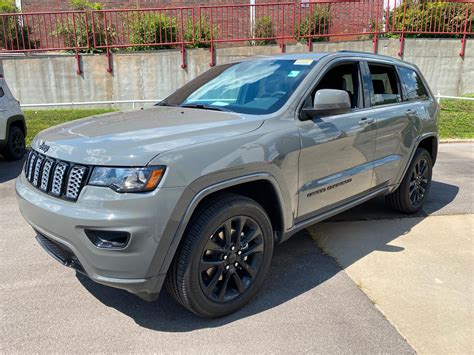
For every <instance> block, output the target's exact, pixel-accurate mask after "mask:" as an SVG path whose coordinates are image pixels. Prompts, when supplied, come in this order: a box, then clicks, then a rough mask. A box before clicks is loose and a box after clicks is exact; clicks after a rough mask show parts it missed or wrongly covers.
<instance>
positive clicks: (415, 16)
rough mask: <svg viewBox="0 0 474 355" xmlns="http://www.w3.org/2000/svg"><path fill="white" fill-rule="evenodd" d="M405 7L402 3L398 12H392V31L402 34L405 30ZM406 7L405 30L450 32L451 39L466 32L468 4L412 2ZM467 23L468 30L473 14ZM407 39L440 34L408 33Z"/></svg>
mask: <svg viewBox="0 0 474 355" xmlns="http://www.w3.org/2000/svg"><path fill="white" fill-rule="evenodd" d="M405 1H406V0H405ZM404 6H405V5H404V3H403V2H402V3H401V4H400V5H399V6H398V9H397V11H395V12H394V11H391V12H390V14H389V17H388V23H389V26H391V31H394V32H401V31H402V30H403V27H404V26H403V17H404V16H403V7H404ZM406 7H407V9H406V14H405V30H410V29H420V28H421V29H422V30H423V31H424V32H430V31H436V32H439V31H443V32H450V33H448V34H447V36H449V37H459V36H460V35H458V34H455V33H456V32H457V33H459V32H462V31H463V30H464V26H465V23H466V3H457V2H422V1H421V2H413V1H410V2H407V3H406ZM467 21H468V23H467V28H468V29H469V28H471V26H472V25H473V24H472V22H473V21H474V19H473V16H472V14H471V17H470V18H468V19H467ZM453 33H454V34H453ZM405 37H439V34H436V35H435V34H429V33H416V34H410V33H407V34H405Z"/></svg>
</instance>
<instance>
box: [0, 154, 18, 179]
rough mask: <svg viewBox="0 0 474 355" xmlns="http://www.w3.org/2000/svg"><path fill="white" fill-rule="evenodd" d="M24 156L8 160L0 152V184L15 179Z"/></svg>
mask: <svg viewBox="0 0 474 355" xmlns="http://www.w3.org/2000/svg"><path fill="white" fill-rule="evenodd" d="M23 163H24V158H23V159H20V160H17V161H8V160H5V158H4V157H3V156H2V155H1V154H0V184H1V183H3V182H7V181H10V180H13V179H16V178H17V176H18V175H20V173H21V169H22V168H23Z"/></svg>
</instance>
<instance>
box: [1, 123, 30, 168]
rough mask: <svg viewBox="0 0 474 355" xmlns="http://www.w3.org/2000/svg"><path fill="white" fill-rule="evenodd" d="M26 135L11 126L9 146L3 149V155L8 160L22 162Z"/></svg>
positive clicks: (8, 139)
mask: <svg viewBox="0 0 474 355" xmlns="http://www.w3.org/2000/svg"><path fill="white" fill-rule="evenodd" d="M25 152H26V148H25V135H24V134H23V131H22V130H21V129H20V128H19V127H17V126H10V130H9V132H8V138H7V144H6V145H5V147H4V148H3V151H2V154H3V156H4V157H5V159H7V160H20V159H21V158H23V156H24V155H25Z"/></svg>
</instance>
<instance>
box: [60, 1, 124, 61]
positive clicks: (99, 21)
mask: <svg viewBox="0 0 474 355" xmlns="http://www.w3.org/2000/svg"><path fill="white" fill-rule="evenodd" d="M70 4H71V8H72V9H73V10H76V11H89V12H92V11H93V10H102V8H103V5H102V4H100V3H98V2H94V3H91V2H89V1H88V0H71V1H70ZM71 16H76V17H75V26H73V21H72V19H68V21H66V22H60V23H58V24H57V25H56V31H55V33H54V34H55V35H57V36H60V37H62V39H63V41H64V46H66V47H76V41H77V46H78V47H83V48H85V49H80V50H79V52H81V53H89V52H90V53H100V52H105V49H104V48H97V46H103V45H105V44H106V36H107V43H108V44H112V43H113V42H114V39H115V37H116V34H115V29H114V27H113V26H107V27H106V26H105V25H104V15H103V14H102V13H95V15H92V13H89V14H88V16H90V17H92V16H95V18H94V27H92V23H91V21H87V19H86V17H84V16H78V15H71ZM74 27H75V29H74ZM94 32H95V34H96V37H95V43H94Z"/></svg>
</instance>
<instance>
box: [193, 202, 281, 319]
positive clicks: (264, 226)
mask: <svg viewBox="0 0 474 355" xmlns="http://www.w3.org/2000/svg"><path fill="white" fill-rule="evenodd" d="M236 216H247V217H250V218H252V219H254V220H255V221H256V222H257V223H258V224H259V226H260V228H261V230H262V234H263V239H264V252H263V253H264V254H263V260H262V265H261V268H260V271H259V272H258V274H257V276H256V278H255V280H254V281H253V283H252V285H250V287H249V288H248V289H247V290H246V291H245V292H244V293H243V294H242V295H240V296H238V297H237V298H235V299H233V300H231V301H228V302H225V303H219V302H213V301H212V300H210V299H208V298H207V297H206V296H205V295H204V293H203V291H202V289H201V285H200V280H199V278H200V275H199V272H198V270H199V263H200V259H201V255H202V252H203V250H204V247H205V245H206V244H207V241H208V238H209V236H210V235H212V234H213V233H214V232H215V231H216V229H217V228H218V227H219V226H220V225H221V224H222V223H224V222H225V221H226V220H228V219H230V218H232V217H236ZM192 232H194V233H198V234H199V237H198V238H197V240H195V245H194V246H193V247H194V248H195V249H194V251H193V253H192V255H191V260H190V262H189V264H188V268H187V270H186V274H185V280H184V281H185V282H186V283H187V284H188V286H189V287H188V290H189V293H190V295H189V296H191V297H189V302H190V304H191V305H192V307H193V308H195V309H197V310H198V312H199V313H200V314H201V315H202V314H204V315H205V314H208V316H209V317H215V316H220V315H225V314H228V313H232V312H234V311H236V310H237V309H239V308H241V307H242V306H243V305H244V304H246V303H247V302H248V301H249V300H250V299H251V298H252V297H253V296H254V295H255V293H256V292H257V291H258V289H259V288H260V286H261V284H262V283H263V281H264V279H265V276H266V274H267V272H268V269H269V267H270V263H271V259H272V254H273V232H272V227H271V223H270V221H269V219H268V217H267V215H266V214H265V212H264V211H263V208H261V207H260V206H259V205H258V204H257V203H252V202H250V201H249V202H244V201H242V202H240V201H239V202H238V203H232V204H231V205H229V206H228V207H226V208H224V209H222V210H221V211H219V212H218V213H217V214H216V215H214V216H213V218H211V219H210V220H209V221H207V222H206V223H205V224H204V225H203V226H202V228H200V230H199V231H192Z"/></svg>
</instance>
